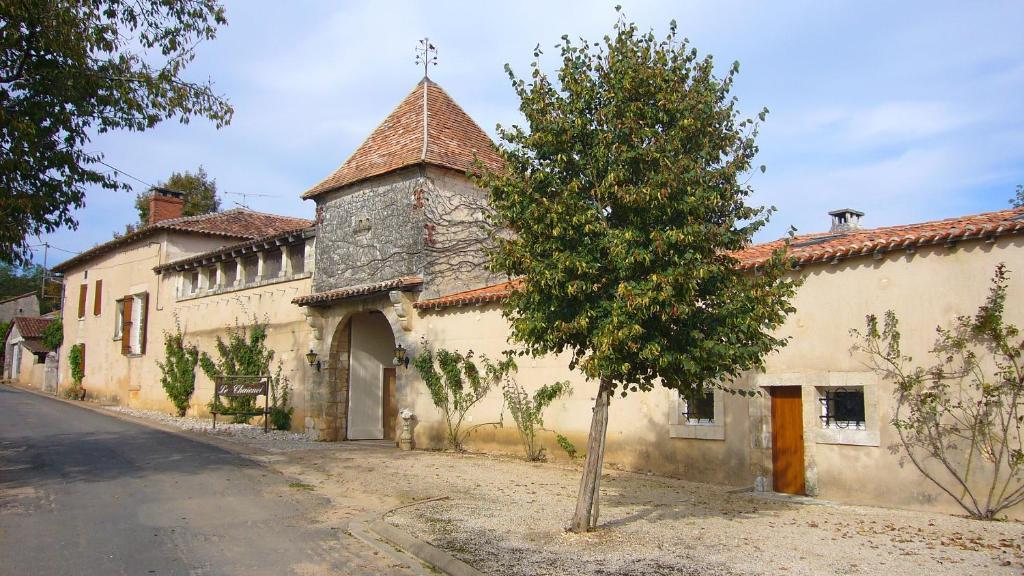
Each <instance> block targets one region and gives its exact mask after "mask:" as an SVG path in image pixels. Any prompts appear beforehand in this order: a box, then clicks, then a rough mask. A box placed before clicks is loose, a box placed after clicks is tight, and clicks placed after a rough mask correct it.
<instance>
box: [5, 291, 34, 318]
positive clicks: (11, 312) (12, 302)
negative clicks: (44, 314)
mask: <svg viewBox="0 0 1024 576" xmlns="http://www.w3.org/2000/svg"><path fill="white" fill-rule="evenodd" d="M38 315H39V299H38V298H36V293H35V292H29V293H27V294H22V295H20V296H12V297H10V298H7V299H4V300H0V324H2V323H4V322H10V321H11V320H12V319H13V318H14V317H15V316H38Z"/></svg>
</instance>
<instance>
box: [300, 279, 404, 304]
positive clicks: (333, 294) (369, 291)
mask: <svg viewBox="0 0 1024 576" xmlns="http://www.w3.org/2000/svg"><path fill="white" fill-rule="evenodd" d="M422 285H423V278H422V277H420V276H404V277H401V278H395V279H393V280H385V281H383V282H376V283H373V284H363V285H360V286H351V287H348V288H339V289H337V290H329V291H327V292H317V293H314V294H308V295H306V296H298V297H296V298H293V299H292V304H295V305H298V306H327V305H330V304H332V303H334V302H339V301H341V300H350V299H353V298H361V297H365V296H373V295H375V294H379V293H381V292H385V291H389V290H395V289H398V290H411V289H415V288H419V287H420V286H422Z"/></svg>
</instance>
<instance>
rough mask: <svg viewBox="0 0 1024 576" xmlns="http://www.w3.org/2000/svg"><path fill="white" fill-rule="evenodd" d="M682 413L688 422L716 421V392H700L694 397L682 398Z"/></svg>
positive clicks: (710, 422) (706, 422)
mask: <svg viewBox="0 0 1024 576" xmlns="http://www.w3.org/2000/svg"><path fill="white" fill-rule="evenodd" d="M680 404H681V406H680V407H681V408H682V410H681V414H682V417H683V420H684V421H685V422H686V423H687V424H714V423H715V393H714V391H712V390H707V391H705V392H702V393H699V394H697V395H696V396H694V397H692V398H686V397H683V398H682V402H681V403H680Z"/></svg>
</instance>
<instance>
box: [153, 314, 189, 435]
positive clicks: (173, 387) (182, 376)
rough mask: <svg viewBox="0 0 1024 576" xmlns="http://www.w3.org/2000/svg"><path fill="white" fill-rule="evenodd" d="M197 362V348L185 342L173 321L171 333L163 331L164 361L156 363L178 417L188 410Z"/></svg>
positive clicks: (162, 383) (161, 381)
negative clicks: (173, 326) (173, 328)
mask: <svg viewBox="0 0 1024 576" xmlns="http://www.w3.org/2000/svg"><path fill="white" fill-rule="evenodd" d="M198 362H199V350H198V349H197V348H196V347H195V346H190V345H187V344H185V335H184V334H183V333H182V331H181V326H179V325H177V323H175V331H174V332H173V333H172V332H164V362H160V361H159V360H158V361H157V363H156V365H157V366H159V367H160V373H161V376H160V384H161V385H162V386H163V387H164V391H165V392H166V393H167V397H168V398H170V399H171V402H172V403H173V404H174V407H175V409H177V411H178V416H179V417H180V416H184V415H185V412H187V411H188V406H189V403H190V402H191V401H192V394H193V393H194V392H195V390H196V364H198Z"/></svg>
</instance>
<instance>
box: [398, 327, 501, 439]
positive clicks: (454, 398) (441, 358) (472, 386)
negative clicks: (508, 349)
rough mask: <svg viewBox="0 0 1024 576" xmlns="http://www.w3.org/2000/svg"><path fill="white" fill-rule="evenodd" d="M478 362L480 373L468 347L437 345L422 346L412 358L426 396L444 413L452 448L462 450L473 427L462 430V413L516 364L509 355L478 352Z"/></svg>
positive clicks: (447, 435) (463, 414) (464, 415)
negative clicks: (456, 349) (496, 356)
mask: <svg viewBox="0 0 1024 576" xmlns="http://www.w3.org/2000/svg"><path fill="white" fill-rule="evenodd" d="M480 362H481V364H482V365H483V368H484V369H483V373H481V372H480V368H478V367H477V365H476V362H474V361H473V351H472V350H470V351H469V352H467V353H466V354H461V353H459V352H451V351H449V350H445V349H443V348H439V349H438V350H437V351H436V352H435V351H432V350H431V349H430V348H427V347H425V346H424V349H423V352H421V353H420V354H418V355H416V357H415V358H413V362H412V363H413V366H414V367H415V368H416V371H417V372H419V374H420V377H421V378H423V382H424V383H425V384H426V385H427V389H428V390H429V391H430V399H431V400H432V401H433V403H434V406H436V407H437V408H438V409H440V410H441V412H442V413H443V414H444V421H445V427H446V440H447V442H448V446H449V447H451V449H453V450H456V451H462V450H464V447H463V443H464V442H465V440H466V437H468V436H469V434H470V433H471V432H472V431H473V430H474V429H475V428H476V427H472V428H469V429H466V430H464V429H463V427H462V425H463V423H464V421H465V418H466V413H467V412H469V409H470V408H472V407H473V405H475V404H476V403H477V402H479V401H480V400H481V399H482V398H484V397H485V396H486V395H487V393H488V392H489V391H490V390H491V387H492V386H493V385H494V384H495V383H497V382H498V381H500V380H501V379H502V378H503V377H504V376H505V375H506V374H508V373H509V371H511V370H514V369H515V367H516V365H515V361H514V360H513V359H512V358H511V357H508V358H505V359H504V360H501V361H498V362H494V361H492V360H490V359H489V358H487V356H484V355H481V356H480Z"/></svg>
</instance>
